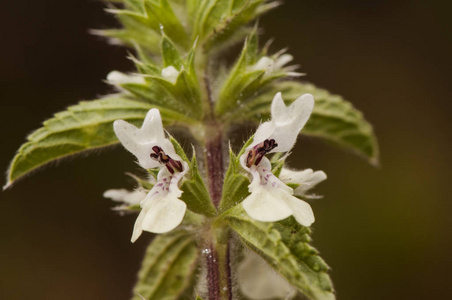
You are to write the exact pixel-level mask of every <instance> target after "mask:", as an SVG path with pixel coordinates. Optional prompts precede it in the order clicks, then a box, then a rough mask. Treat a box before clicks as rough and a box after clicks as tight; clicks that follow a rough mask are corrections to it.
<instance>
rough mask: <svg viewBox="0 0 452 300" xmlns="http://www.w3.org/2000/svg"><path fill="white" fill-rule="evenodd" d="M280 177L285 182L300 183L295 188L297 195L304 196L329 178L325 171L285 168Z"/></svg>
mask: <svg viewBox="0 0 452 300" xmlns="http://www.w3.org/2000/svg"><path fill="white" fill-rule="evenodd" d="M279 178H280V179H281V180H282V181H283V182H285V183H294V184H299V186H298V187H297V188H296V189H295V190H294V192H295V195H300V196H304V195H305V194H306V192H307V191H308V190H310V189H312V188H313V187H315V186H316V185H317V184H318V183H320V182H322V181H324V180H325V179H327V176H326V174H325V172H323V171H315V172H314V171H313V170H312V169H306V170H303V171H292V170H289V169H286V168H283V169H282V170H281V174H280V175H279Z"/></svg>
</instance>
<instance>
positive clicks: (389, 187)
mask: <svg viewBox="0 0 452 300" xmlns="http://www.w3.org/2000/svg"><path fill="white" fill-rule="evenodd" d="M286 2H287V3H286V4H285V5H284V6H282V7H280V8H279V9H277V10H276V11H274V12H273V13H271V14H269V15H267V16H265V17H264V18H263V19H262V20H261V23H260V24H261V25H262V26H264V28H265V29H266V30H265V35H264V38H263V40H265V39H268V38H270V37H276V42H275V43H274V48H273V49H274V50H277V49H279V48H283V47H286V46H289V49H290V53H292V54H293V55H294V56H295V61H296V63H299V64H302V69H301V70H302V71H303V72H306V73H307V74H308V75H307V77H306V79H307V80H309V81H312V82H314V83H316V84H317V85H318V86H321V87H324V88H327V89H329V90H330V91H332V92H334V93H337V94H340V95H343V96H344V97H345V98H346V99H348V100H350V101H351V102H353V103H354V105H355V106H356V107H357V108H359V109H361V110H362V111H363V112H364V113H365V116H366V118H367V119H368V120H370V121H371V122H372V123H373V124H374V126H375V130H376V133H377V135H378V137H379V141H380V146H381V165H382V166H381V168H379V169H375V168H373V167H371V166H370V165H368V164H367V163H366V162H365V161H363V160H361V159H360V158H357V157H355V156H353V155H350V154H348V153H345V152H343V151H340V150H337V149H334V148H331V147H329V146H326V145H324V144H323V143H322V142H319V141H318V140H315V139H309V138H305V139H304V140H303V141H302V142H299V143H298V144H297V146H296V149H295V151H294V152H295V153H297V157H295V155H293V156H292V157H291V165H292V166H294V167H298V168H302V167H312V168H315V169H322V170H325V171H326V172H327V174H328V176H329V179H328V180H327V181H326V182H325V183H323V184H321V185H320V186H319V188H318V189H317V192H318V193H321V194H324V195H325V198H324V199H321V200H317V201H316V202H315V203H314V204H313V207H314V210H315V213H316V219H317V221H316V223H315V224H314V229H315V232H314V236H313V237H314V245H315V246H316V247H317V248H318V249H320V251H321V252H322V255H323V257H324V258H325V260H326V261H327V262H328V263H329V264H330V265H331V266H332V269H333V271H332V277H333V280H334V282H335V286H336V289H337V293H338V298H339V299H448V298H450V295H451V292H452V288H451V285H452V274H451V273H452V272H451V268H452V255H451V246H452V226H451V225H452V221H451V216H450V215H451V212H452V201H451V199H450V194H451V193H450V192H451V190H450V186H451V182H450V164H449V163H450V156H449V155H450V150H449V147H450V146H451V145H452V144H451V139H450V137H451V136H450V130H451V126H450V125H451V123H450V118H451V113H450V111H451V107H452V106H451V103H452V102H451V93H450V86H449V79H450V75H449V74H450V69H451V59H450V55H451V50H452V49H451V47H450V43H451V36H450V29H451V25H452V21H451V18H450V13H449V12H450V7H447V6H446V5H445V4H444V3H446V2H444V3H442V2H437V1H414V0H406V1H403V0H392V1H389V0H387V1H384V0H382V1H358V0H330V1H295V0H293V1H286ZM103 8H104V4H102V3H101V2H99V1H95V0H66V1H57V0H45V1H44V0H43V1H31V0H29V1H2V3H1V4H0V28H2V29H1V30H0V37H1V41H2V42H1V45H2V46H1V47H0V68H1V72H0V82H1V89H0V101H1V102H0V103H1V109H0V113H1V118H0V126H1V128H2V135H3V136H2V144H1V145H2V146H1V148H0V153H1V155H0V157H1V161H0V169H1V170H6V169H7V166H8V163H9V161H10V159H11V158H12V157H13V155H14V153H15V151H16V150H17V148H18V147H19V146H20V145H21V144H22V143H23V142H24V138H25V136H26V135H27V134H28V133H29V132H31V131H32V130H33V129H36V128H38V127H39V126H40V124H41V122H42V121H43V120H44V119H46V118H49V117H50V116H51V115H52V114H53V113H54V112H57V111H61V110H64V109H65V108H66V107H67V106H68V105H71V104H75V103H77V102H78V101H79V100H83V99H93V98H95V97H96V96H99V95H103V94H106V93H109V92H111V88H110V87H108V86H107V85H106V84H105V83H103V82H102V80H103V79H104V78H105V77H106V75H107V73H108V72H109V71H111V70H113V69H117V70H121V71H127V70H131V63H130V62H129V61H127V60H126V59H125V55H126V51H125V50H124V49H122V48H119V47H115V46H108V45H107V44H106V43H105V42H103V41H102V40H100V39H99V38H97V37H94V36H91V35H89V34H88V33H87V30H88V29H89V28H107V27H109V26H112V25H114V24H115V21H114V20H113V19H112V18H111V16H109V15H107V14H106V13H105V12H104V11H103ZM101 154H102V155H97V154H95V155H91V156H88V157H79V158H76V159H73V160H71V161H69V162H68V161H65V162H64V163H61V165H60V166H59V167H58V168H55V167H48V168H46V169H45V170H44V171H40V172H37V173H35V174H34V175H33V176H31V177H28V178H27V179H25V180H23V181H21V182H19V183H18V184H17V185H16V186H14V187H13V188H12V189H11V190H8V191H6V192H2V193H0V299H1V300H10V299H36V300H38V299H119V300H121V299H128V297H129V295H130V291H131V288H132V286H133V283H134V281H135V273H136V271H137V269H138V268H139V264H140V260H141V257H142V254H143V251H144V249H145V246H146V244H147V242H148V241H149V237H150V235H149V234H146V235H145V238H142V239H140V240H139V241H138V242H137V243H135V244H131V243H130V242H129V239H130V235H131V230H132V226H133V223H134V217H132V216H127V217H119V216H118V215H116V214H115V213H113V212H112V211H110V209H109V208H110V207H112V205H113V204H112V203H110V202H109V201H107V200H106V199H103V198H102V193H103V191H104V190H106V189H109V188H115V187H124V186H125V187H131V186H132V183H131V182H130V180H128V179H127V178H126V176H125V175H124V172H126V171H138V168H137V167H136V165H135V164H134V163H133V161H132V160H131V156H130V155H129V154H127V153H126V152H125V151H123V150H122V149H120V148H114V149H110V150H106V151H102V153H101ZM2 184H3V183H2Z"/></svg>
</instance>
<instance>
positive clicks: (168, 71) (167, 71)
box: [162, 66, 180, 84]
mask: <svg viewBox="0 0 452 300" xmlns="http://www.w3.org/2000/svg"><path fill="white" fill-rule="evenodd" d="M179 74H180V72H179V71H178V70H176V68H175V67H173V66H168V67H166V68H164V69H162V77H163V78H165V79H166V80H168V81H169V82H171V83H172V84H175V83H176V81H177V77H179Z"/></svg>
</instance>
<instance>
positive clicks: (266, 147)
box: [246, 139, 278, 168]
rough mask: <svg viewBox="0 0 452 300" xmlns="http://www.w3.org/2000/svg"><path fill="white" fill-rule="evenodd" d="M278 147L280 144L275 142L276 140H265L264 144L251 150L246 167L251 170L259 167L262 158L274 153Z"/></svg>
mask: <svg viewBox="0 0 452 300" xmlns="http://www.w3.org/2000/svg"><path fill="white" fill-rule="evenodd" d="M276 147H278V144H277V143H276V142H275V140H274V139H271V140H268V139H267V140H265V141H263V142H262V143H260V144H258V145H256V146H254V147H253V149H251V150H250V152H249V153H248V156H247V157H246V166H247V167H248V168H250V167H251V166H252V165H256V166H257V165H258V164H259V163H260V162H261V160H262V158H263V157H264V156H265V154H267V153H268V152H270V151H272V150H273V149H275V148H276Z"/></svg>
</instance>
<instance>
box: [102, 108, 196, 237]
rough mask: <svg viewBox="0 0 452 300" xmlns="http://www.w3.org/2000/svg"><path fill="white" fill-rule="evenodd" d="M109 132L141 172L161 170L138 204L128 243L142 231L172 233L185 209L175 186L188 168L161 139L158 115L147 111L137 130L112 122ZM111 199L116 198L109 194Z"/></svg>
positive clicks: (161, 130) (156, 111)
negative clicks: (129, 153)
mask: <svg viewBox="0 0 452 300" xmlns="http://www.w3.org/2000/svg"><path fill="white" fill-rule="evenodd" d="M113 128H114V130H115V133H116V136H117V137H118V139H119V140H120V141H121V143H122V144H123V146H124V147H125V148H126V149H127V150H129V151H130V152H132V153H133V154H134V155H135V156H136V157H137V158H138V162H139V164H140V165H141V166H142V167H143V168H145V169H150V168H156V167H160V168H161V170H160V171H159V173H158V176H157V182H156V183H155V185H154V187H153V188H152V189H151V190H150V191H149V193H148V194H147V195H146V197H144V199H142V200H141V201H140V206H141V208H142V210H141V212H140V214H139V216H138V218H137V220H136V221H135V226H134V229H133V235H132V242H135V241H136V240H137V239H138V237H139V236H140V235H141V233H142V232H143V230H144V231H149V232H154V233H164V232H168V231H171V230H173V229H174V228H176V227H177V226H178V225H179V224H180V223H181V222H182V219H183V218H184V215H185V210H186V208H187V205H186V204H185V202H183V201H181V200H180V199H179V197H180V196H181V195H182V191H181V190H180V189H179V187H178V184H179V182H180V180H181V179H182V178H183V177H184V175H185V173H186V172H187V171H188V164H187V163H186V162H185V161H183V160H182V159H181V158H180V156H179V155H177V154H176V152H175V150H174V147H173V145H172V144H171V141H169V140H168V139H166V138H165V134H164V131H163V126H162V120H161V117H160V112H159V111H158V110H157V109H151V110H150V111H149V112H148V113H147V115H146V118H145V119H144V122H143V125H142V126H141V128H140V129H138V128H136V127H135V126H133V125H132V124H129V123H127V122H125V121H123V120H117V121H115V122H114V124H113ZM110 195H111V193H110ZM113 196H119V195H118V194H116V195H115V194H114V193H113ZM134 200H135V199H134Z"/></svg>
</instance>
